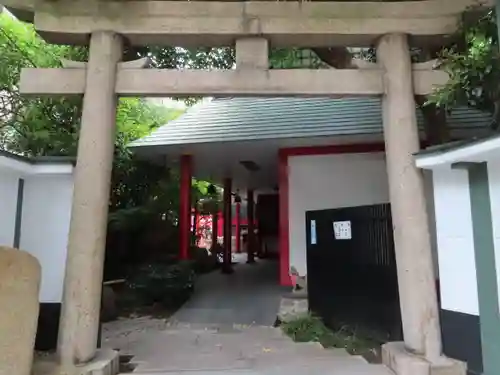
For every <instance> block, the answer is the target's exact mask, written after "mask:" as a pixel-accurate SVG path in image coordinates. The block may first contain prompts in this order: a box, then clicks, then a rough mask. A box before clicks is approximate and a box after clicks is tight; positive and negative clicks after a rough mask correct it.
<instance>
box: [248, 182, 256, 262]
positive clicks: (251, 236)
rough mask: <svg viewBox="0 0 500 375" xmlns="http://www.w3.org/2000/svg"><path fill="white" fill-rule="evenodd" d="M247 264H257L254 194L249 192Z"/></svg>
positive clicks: (251, 191)
mask: <svg viewBox="0 0 500 375" xmlns="http://www.w3.org/2000/svg"><path fill="white" fill-rule="evenodd" d="M247 221H248V236H247V263H255V243H256V242H255V215H254V192H253V190H248V191H247Z"/></svg>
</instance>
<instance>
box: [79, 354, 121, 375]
mask: <svg viewBox="0 0 500 375" xmlns="http://www.w3.org/2000/svg"><path fill="white" fill-rule="evenodd" d="M77 369H78V372H77V373H78V375H117V374H118V373H119V372H120V359H119V356H118V352H117V351H115V350H111V349H101V350H99V351H98V352H97V355H96V357H95V358H94V359H93V360H92V361H91V362H90V363H86V364H85V365H81V366H77Z"/></svg>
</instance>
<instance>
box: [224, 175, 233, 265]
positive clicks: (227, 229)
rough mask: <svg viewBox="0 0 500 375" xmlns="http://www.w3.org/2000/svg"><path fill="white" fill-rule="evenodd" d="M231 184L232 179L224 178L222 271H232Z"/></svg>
mask: <svg viewBox="0 0 500 375" xmlns="http://www.w3.org/2000/svg"><path fill="white" fill-rule="evenodd" d="M231 185H232V181H231V179H230V178H226V179H224V257H223V262H222V273H233V267H232V264H231V260H232V259H231V258H232V256H231V242H232V241H231V238H232V222H231V208H232V207H231V203H232V202H231Z"/></svg>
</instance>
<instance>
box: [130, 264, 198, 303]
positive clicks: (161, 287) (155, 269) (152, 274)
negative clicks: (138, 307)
mask: <svg viewBox="0 0 500 375" xmlns="http://www.w3.org/2000/svg"><path fill="white" fill-rule="evenodd" d="M193 265H194V263H193V262H192V261H182V262H178V263H175V264H146V265H143V266H141V267H139V268H138V270H137V271H136V272H135V273H134V275H133V276H132V277H131V278H130V280H129V282H128V286H129V287H130V289H132V290H134V291H135V292H136V293H137V295H138V296H139V297H140V298H141V299H142V301H143V303H144V304H146V305H151V304H154V303H159V304H161V305H163V306H165V307H178V306H180V305H181V304H182V303H184V302H185V301H186V300H187V299H188V298H189V297H190V295H191V293H192V291H193V288H194V279H195V272H194V269H193Z"/></svg>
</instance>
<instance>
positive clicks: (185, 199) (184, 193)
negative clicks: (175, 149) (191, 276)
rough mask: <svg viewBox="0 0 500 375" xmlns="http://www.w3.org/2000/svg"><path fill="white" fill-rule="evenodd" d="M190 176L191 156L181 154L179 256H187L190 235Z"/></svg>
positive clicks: (183, 257) (182, 257)
mask: <svg viewBox="0 0 500 375" xmlns="http://www.w3.org/2000/svg"><path fill="white" fill-rule="evenodd" d="M191 178H192V157H191V155H182V156H181V176H180V185H181V186H180V202H179V248H180V249H179V257H180V258H181V259H188V258H189V246H190V240H189V237H190V235H191V230H190V229H191V228H190V227H191Z"/></svg>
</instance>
